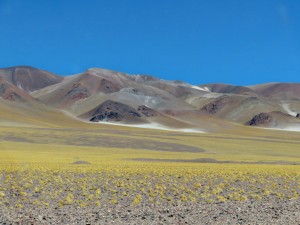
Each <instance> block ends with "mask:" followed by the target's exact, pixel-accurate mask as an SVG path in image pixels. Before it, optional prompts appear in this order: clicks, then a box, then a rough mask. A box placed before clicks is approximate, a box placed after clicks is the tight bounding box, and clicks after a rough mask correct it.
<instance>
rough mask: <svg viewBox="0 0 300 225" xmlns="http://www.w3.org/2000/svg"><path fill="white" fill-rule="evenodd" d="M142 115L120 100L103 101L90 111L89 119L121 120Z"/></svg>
mask: <svg viewBox="0 0 300 225" xmlns="http://www.w3.org/2000/svg"><path fill="white" fill-rule="evenodd" d="M139 117H142V115H141V114H139V113H138V112H137V111H136V110H135V109H134V108H132V107H131V106H128V105H125V104H123V103H120V102H114V101H110V100H108V101H105V102H104V103H102V104H101V105H100V106H99V107H97V108H96V110H95V111H94V112H93V113H92V117H91V119H90V121H92V122H99V121H115V122H117V121H122V120H124V119H130V118H139Z"/></svg>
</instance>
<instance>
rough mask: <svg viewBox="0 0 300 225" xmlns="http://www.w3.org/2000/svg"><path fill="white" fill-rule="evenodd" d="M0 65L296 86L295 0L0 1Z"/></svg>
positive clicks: (298, 14)
mask: <svg viewBox="0 0 300 225" xmlns="http://www.w3.org/2000/svg"><path fill="white" fill-rule="evenodd" d="M0 26H1V33H0V67H8V66H15V65H31V66H34V67H38V68H41V69H46V70H49V71H51V72H54V73H57V74H60V75H69V74H75V73H79V72H82V71H84V70H86V69H87V68H90V67H99V68H107V69H113V70H117V71H122V72H126V73H131V74H151V75H153V76H157V77H159V78H163V79H171V80H184V81H187V82H190V83H192V84H203V83H212V82H222V83H231V84H237V85H245V84H256V83H264V82H271V81H284V82H300V79H299V78H300V1H299V0H245V1H241V0H226V1H225V0H205V1H204V0H151V1H150V0H105V1H104V0H87V1H82V0H51V1H46V0H45V1H39V0H0Z"/></svg>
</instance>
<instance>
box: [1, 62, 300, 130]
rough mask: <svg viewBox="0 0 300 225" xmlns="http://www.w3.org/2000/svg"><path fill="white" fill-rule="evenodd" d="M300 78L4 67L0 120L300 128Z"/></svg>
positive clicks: (14, 122)
mask: <svg viewBox="0 0 300 225" xmlns="http://www.w3.org/2000/svg"><path fill="white" fill-rule="evenodd" d="M299 113H300V83H266V84H259V85H254V86H235V85H230V84H204V85H192V84H189V83H186V82H183V81H177V80H176V81H168V80H162V79H158V78H156V77H153V76H149V75H140V74H139V75H129V74H126V73H121V72H116V71H111V70H106V69H98V68H91V69H88V70H86V71H84V72H83V73H80V74H75V75H71V76H59V75H57V74H54V73H50V72H47V71H44V70H41V69H36V68H33V67H29V66H16V67H9V68H3V69H0V125H2V126H5V125H22V126H31V125H33V124H35V125H37V124H38V125H43V124H53V125H55V124H60V125H64V124H68V125H74V126H75V124H86V123H94V124H99V123H109V124H119V125H126V126H140V127H148V128H159V129H173V130H182V131H190V132H218V131H221V130H228V129H231V128H233V127H261V128H269V129H283V130H294V131H300V114H299Z"/></svg>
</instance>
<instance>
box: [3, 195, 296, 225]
mask: <svg viewBox="0 0 300 225" xmlns="http://www.w3.org/2000/svg"><path fill="white" fill-rule="evenodd" d="M0 223H1V224H300V199H299V198H298V199H293V200H279V199H276V198H267V199H263V200H260V201H254V200H249V201H243V202H234V201H228V202H224V203H205V202H203V203H185V204H182V205H177V206H154V205H150V204H149V205H142V206H141V205H140V206H136V207H132V206H129V207H126V206H121V205H116V206H114V207H111V206H101V207H98V208H96V207H86V208H77V207H76V208H75V207H73V206H68V205H67V206H64V207H62V208H52V207H51V206H50V207H48V208H40V207H39V208H34V207H32V208H31V207H27V208H24V209H9V208H6V207H2V208H1V212H0Z"/></svg>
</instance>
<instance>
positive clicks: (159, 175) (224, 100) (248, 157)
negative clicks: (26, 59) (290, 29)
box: [0, 67, 300, 224]
mask: <svg viewBox="0 0 300 225" xmlns="http://www.w3.org/2000/svg"><path fill="white" fill-rule="evenodd" d="M280 90H281V91H280ZM299 96H300V84H286V83H276V84H274V83H272V84H266V85H258V86H255V87H251V88H250V87H238V86H232V85H223V84H216V85H205V86H197V87H196V86H192V85H189V84H186V83H183V82H178V81H163V80H159V79H156V78H153V77H149V76H140V75H137V76H130V75H126V74H123V73H117V72H113V71H108V70H101V69H92V70H89V71H87V72H85V73H82V74H79V75H74V76H73V77H71V76H70V77H65V78H63V77H59V76H57V75H54V74H51V73H49V72H45V71H41V70H37V69H34V68H31V67H14V68H7V69H0V223H1V224H300V197H299V196H300V132H299V131H290V130H297V129H299V127H300V118H299V117H300V114H299V112H300V101H299ZM113 124H114V125H113ZM119 125H122V126H119ZM147 127H148V128H147ZM154 128H163V129H154ZM291 128H292V129H291Z"/></svg>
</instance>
